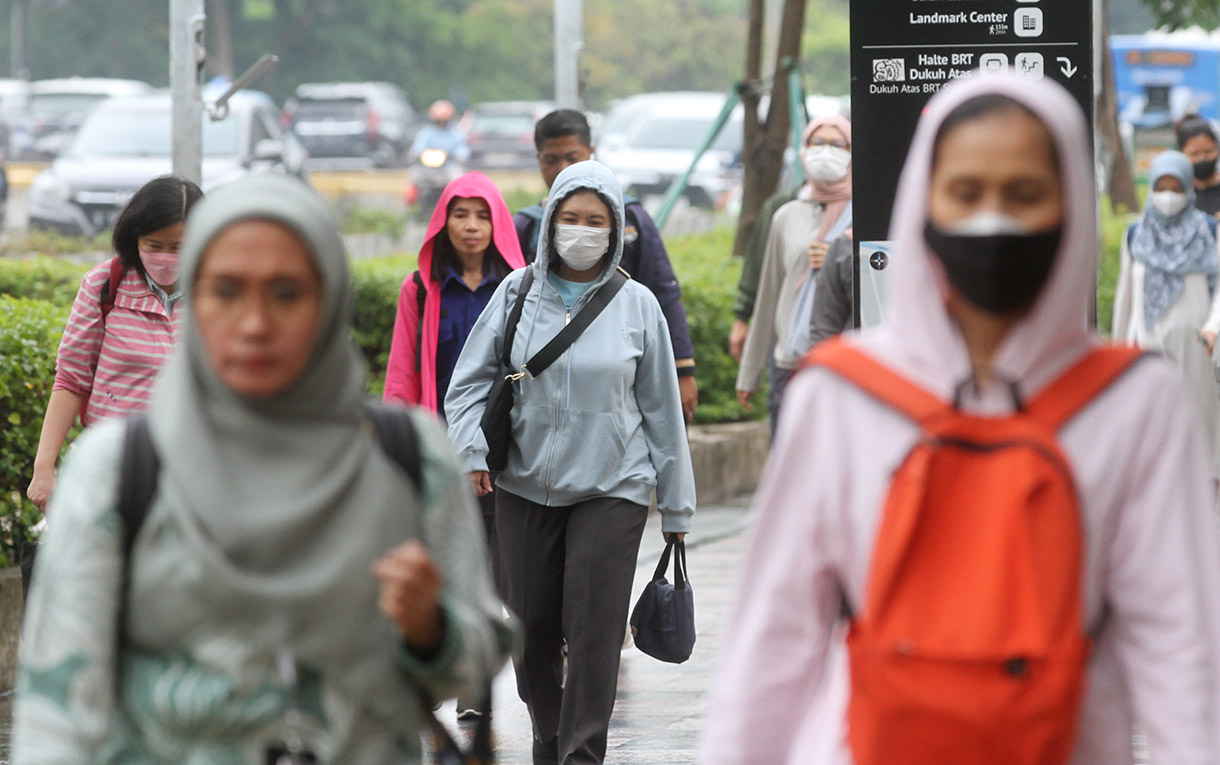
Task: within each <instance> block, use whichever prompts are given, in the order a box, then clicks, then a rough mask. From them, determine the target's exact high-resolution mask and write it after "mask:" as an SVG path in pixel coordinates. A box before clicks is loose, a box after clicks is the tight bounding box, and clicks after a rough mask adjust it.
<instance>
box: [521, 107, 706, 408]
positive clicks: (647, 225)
mask: <svg viewBox="0 0 1220 765" xmlns="http://www.w3.org/2000/svg"><path fill="white" fill-rule="evenodd" d="M534 145H535V146H536V147H537V149H538V169H539V170H541V171H542V179H543V180H544V181H546V187H547V188H548V189H549V188H551V184H552V183H554V182H555V178H556V176H558V175H559V173H560V172H561V171H563V169H564V168H565V167H567V166H568V165H571V164H574V163H576V162H583V161H584V160H586V159H592V158H593V140H592V136H591V134H590V132H589V121H588V120H587V119H585V115H584V114H582V113H581V112H578V111H576V110H574V109H557V110H555V111H553V112H551V113H550V114H548V115H546V116H545V117H543V118H542V119H540V120H538V124H537V125H535V126H534ZM544 201H545V200H544ZM624 201H625V202H626V208H625V209H624V211H623V212H624V216H625V218H626V220H625V221H624V230H623V234H624V236H623V259H622V263H621V265H622V268H623V270H624V271H626V272H627V273H629V274H631V278H632V279H635V280H636V281H638V282H639V283H640V284H643V285H644V286H645V287H647V288H648V289H650V290H652V294H654V295H656V297H657V302H658V303H660V304H661V312H662V313H664V314H665V320H666V321H667V322H669V337H670V341H671V342H672V343H673V346H674V359H675V362H676V363H677V365H678V387H679V390H680V391H681V394H682V411H683V412H684V413H685V414H686V419H687V421H688V422H689V421H690V419H691V417H692V415H693V414H694V411H695V404H696V403H697V402H698V400H699V388H698V386H697V385H696V384H695V358H694V357H695V348H694V345H693V344H692V343H691V339H690V327H689V326H688V325H687V323H686V309H685V308H683V307H682V286H681V285H680V284H678V278H677V277H676V276H674V269H673V266H672V265H670V263H669V254H668V253H667V252H666V251H665V243H664V242H662V241H661V232H660V231H658V230H657V226H656V224H655V223H653V222H652V218H651V217H649V215H648V213H647V211H645V210H644V206H643V205H642V204H640V202H639V200H636V199H633V198H631V197H625V198H624ZM541 220H542V205H541V204H536V205H530V206H529V207H527V208H525V209H524V210H522V211H521V212H519V213H517V214H516V215H514V216H513V225H514V226H516V228H517V238H518V239H520V240H521V252H522V253H523V254H524V255H525V260H526V262H527V263H532V262H533V261H534V254H535V253H536V252H537V250H538V224H539V222H540V221H541Z"/></svg>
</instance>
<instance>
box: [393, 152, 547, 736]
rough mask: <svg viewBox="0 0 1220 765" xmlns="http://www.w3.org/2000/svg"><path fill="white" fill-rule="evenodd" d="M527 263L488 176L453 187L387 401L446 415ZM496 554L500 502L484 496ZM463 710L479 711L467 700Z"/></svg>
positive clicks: (470, 176) (404, 331) (441, 209)
mask: <svg viewBox="0 0 1220 765" xmlns="http://www.w3.org/2000/svg"><path fill="white" fill-rule="evenodd" d="M524 266H525V259H524V258H523V257H522V256H521V245H520V243H518V241H517V233H516V229H515V228H513V216H512V214H511V213H510V212H509V211H508V206H507V205H506V204H505V203H504V197H502V196H501V195H500V190H499V189H497V188H496V185H495V184H494V183H492V182H491V179H489V178H488V177H487V176H485V175H483V174H482V173H478V172H470V173H466V174H465V175H463V176H461V177H459V178H456V179H454V180H453V181H452V182H451V183H450V184H449V185H448V186H446V187H445V191H444V193H443V194H442V195H441V199H440V202H438V203H437V205H436V209H435V210H433V212H432V220H431V221H429V223H428V231H427V235H426V237H425V239H424V246H423V247H422V248H420V251H419V270H418V271H416V272H415V273H413V274H412V275H411V276H408V277H407V278H406V279H405V280H403V283H402V291H401V292H400V293H399V295H398V315H397V317H396V318H395V320H394V339H393V340H392V341H391V343H390V360H389V364H388V366H387V367H386V376H385V400H386V401H400V402H404V403H407V404H412V405H415V406H420V407H423V408H424V409H427V410H429V411H432V412H435V413H436V415H437V416H438V417H439V418H441V419H442V420H443V419H444V418H445V392H446V391H447V390H448V389H449V379H450V377H451V376H452V375H453V367H454V365H455V364H456V363H457V359H458V355H459V354H460V353H461V352H462V346H464V345H465V344H466V338H467V337H468V336H469V335H470V330H471V328H472V327H474V324H475V322H476V321H477V320H478V318H479V314H481V313H482V312H483V309H484V308H486V307H487V301H489V300H491V296H492V294H493V293H495V291H496V287H498V286H499V285H500V282H501V280H503V279H504V277H505V276H507V275H508V274H509V272H511V271H513V270H515V269H518V268H522V267H524ZM480 506H481V509H482V511H483V526H484V529H485V530H486V531H487V541H488V548H489V550H491V554H492V561H491V566H492V572H493V574H494V573H495V571H496V569H497V568H498V566H497V561H496V556H495V549H496V545H495V505H494V503H493V501H492V498H491V495H488V496H487V498H486V499H480ZM458 706H459V715H461V716H462V717H463V718H469V717H472V716H473V715H474V714H475V711H474V704H470V703H465V700H464V699H459V705H458Z"/></svg>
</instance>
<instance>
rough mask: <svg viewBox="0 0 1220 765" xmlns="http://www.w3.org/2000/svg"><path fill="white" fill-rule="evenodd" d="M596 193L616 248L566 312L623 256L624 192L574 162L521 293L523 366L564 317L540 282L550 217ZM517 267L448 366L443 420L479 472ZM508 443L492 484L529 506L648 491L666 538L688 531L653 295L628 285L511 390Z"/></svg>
mask: <svg viewBox="0 0 1220 765" xmlns="http://www.w3.org/2000/svg"><path fill="white" fill-rule="evenodd" d="M582 189H591V190H594V191H597V192H600V193H601V194H602V196H603V197H605V198H606V199H608V200H609V201H610V203H611V206H612V207H613V218H614V234H613V235H612V237H611V240H612V247H613V252H612V256H611V258H609V260H608V262H607V263H606V265H605V267H604V268H603V270H602V273H601V274H600V275H599V276H598V278H597V279H596V280H595V281H594V282H593V284H592V285H591V286H590V288H589V290H588V291H586V292H585V294H584V295H582V296H581V297H580V298H579V299H578V300H577V301H576V304H575V305H574V306H573V309H572V314H573V315H574V314H577V313H579V312H580V311H581V310H583V309H584V307H585V306H586V305H587V304H588V302H589V300H590V298H591V297H592V296H593V294H594V292H595V291H596V290H597V288H598V287H599V286H601V285H602V284H603V283H604V282H605V281H606V280H608V279H609V278H610V275H611V274H612V273H613V272H614V270H615V269H616V268H617V267H618V264H619V260H620V259H621V258H622V255H623V241H622V231H623V195H622V190H621V189H620V187H619V183H618V180H617V179H616V178H615V177H614V175H613V173H611V172H610V171H609V170H608V169H606V167H605V166H603V165H601V164H599V163H597V162H594V161H588V162H578V163H577V164H574V165H572V166H570V167H568V168H567V169H566V170H564V171H563V172H562V173H560V174H559V177H558V178H556V180H555V184H554V186H553V187H552V189H551V195H550V198H549V199H548V201H547V206H546V211H545V213H544V214H543V218H542V224H541V238H540V241H539V248H538V257H537V258H536V259H535V261H534V263H533V264H532V265H531V266H530V268H532V269H534V282H533V285H532V286H531V287H530V292H529V294H528V295H527V296H526V299H525V305H524V308H523V310H522V312H521V322H520V324H519V325H518V327H517V337H516V340H515V342H514V343H513V349H512V354H511V359H512V363H513V366H514V367H515V368H520V367H521V366H522V365H524V364H525V362H526V361H528V360H529V359H530V357H532V356H533V355H534V354H535V353H537V352H538V351H539V350H541V349H542V347H543V346H544V345H546V344H547V343H548V342H549V341H550V340H551V339H552V338H553V337H555V335H557V334H558V333H559V331H560V330H561V329H562V328H563V327H564V325H565V323H566V322H567V321H568V320H569V319H570V316H569V314H568V311H567V308H566V306H565V305H564V302H563V298H562V297H560V295H559V293H558V292H556V291H555V289H554V288H553V287H552V286H551V285H550V284H549V283H548V281H547V278H546V275H547V272H548V270H549V268H550V264H551V260H552V258H554V257H558V256H557V255H556V254H555V251H554V248H553V247H552V245H551V241H550V234H551V219H552V217H553V216H554V214H555V209H556V207H557V206H558V204H559V203H560V202H562V201H563V200H565V199H566V198H567V197H569V196H570V195H571V194H572V193H574V192H576V191H578V190H582ZM524 275H525V270H524V269H522V270H519V271H514V272H513V273H511V274H510V275H509V276H508V277H506V278H505V279H504V281H503V282H502V283H501V284H500V287H499V288H498V289H497V290H496V293H495V294H494V295H493V296H492V298H491V302H490V303H488V305H487V308H486V309H484V311H483V314H482V316H480V317H479V320H478V321H477V322H476V323H475V325H474V329H472V330H471V332H470V337H469V339H467V341H466V345H465V346H464V347H463V348H462V353H461V355H460V356H459V357H458V361H457V365H456V367H455V368H454V370H453V378H452V380H451V382H450V384H449V393H448V395H446V396H445V412H446V414H447V415H448V417H449V438H450V440H452V441H453V444H454V446H455V447H456V448H457V450H458V451H459V453H461V454H462V455H463V456H465V458H466V460H467V468H468V469H469V470H471V471H475V470H486V469H487V442H486V440H485V439H484V438H483V431H482V430H481V429H480V427H479V423H480V420H481V418H482V416H483V410H484V408H485V407H486V404H487V396H488V393H489V392H490V390H491V386H492V383H493V382H494V381H495V379H496V376H497V375H498V374H499V373H500V354H501V348H502V344H503V339H504V335H505V323H506V321H507V318H508V313H509V311H510V310H511V308H512V305H513V302H514V301H515V300H516V298H517V294H518V291H519V289H520V285H521V280H522V278H523V277H524ZM512 422H513V445H512V447H511V448H510V450H509V455H508V467H507V468H506V469H505V470H504V471H503V472H502V473H500V475H499V478H498V479H497V481H496V485H497V486H498V487H500V488H503V489H505V490H507V491H510V492H512V493H513V494H516V495H518V496H521V497H524V498H526V499H528V500H530V501H532V502H537V503H539V504H544V505H554V506H565V505H572V504H575V503H577V502H581V501H584V500H588V499H593V498H596V497H618V498H622V499H626V500H630V501H632V502H637V503H639V504H642V505H646V504H648V503H649V499H650V494H651V491H652V489H653V488H654V487H655V488H656V490H657V505H658V507H659V508H660V510H661V513H662V529H663V530H664V531H676V532H677V531H687V530H689V528H690V516H691V514H692V513H693V512H694V510H695V481H694V474H693V471H692V469H691V461H690V450H689V449H688V447H687V443H686V427H685V424H684V421H683V417H682V404H681V399H680V397H679V395H678V378H677V374H676V372H675V370H674V356H673V349H672V346H671V345H670V340H669V328H668V325H667V324H666V322H665V316H664V314H662V313H661V308H660V305H658V303H657V300H656V298H655V297H654V296H653V294H652V293H651V292H650V291H649V290H648V289H647V288H646V287H644V286H642V285H640V284H639V283H637V282H634V281H629V282H627V284H625V285H624V286H623V288H622V290H620V291H619V293H618V294H617V295H616V296H615V297H614V299H613V300H612V301H611V302H610V304H609V305H608V306H606V308H605V310H604V311H603V312H602V314H601V315H600V316H598V317H597V318H596V320H594V321H593V323H592V324H590V325H589V327H588V328H587V329H586V330H585V331H584V333H583V334H581V336H580V337H579V338H577V340H576V342H575V343H573V344H572V346H571V347H569V348H568V349H567V350H566V351H565V352H564V354H563V355H562V356H560V357H559V359H558V360H557V361H556V362H555V363H554V364H552V365H551V366H550V367H548V368H547V369H546V370H545V371H543V372H542V373H541V374H540V375H539V376H538V377H537V378H534V379H529V377H528V376H527V377H525V378H522V379H521V380H520V381H518V382H517V383H516V402H515V405H514V407H513V412H512Z"/></svg>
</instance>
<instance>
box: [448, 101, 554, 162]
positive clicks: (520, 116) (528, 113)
mask: <svg viewBox="0 0 1220 765" xmlns="http://www.w3.org/2000/svg"><path fill="white" fill-rule="evenodd" d="M554 109H555V104H554V103H552V102H550V101H493V102H488V103H482V104H475V105H474V106H473V107H472V108H471V109H470V111H468V112H467V113H466V114H465V115H464V116H463V117H462V127H463V128H464V129H465V131H466V145H467V146H469V147H470V159H469V161H468V162H467V164H468V165H469V166H470V167H471V168H473V169H475V170H503V169H514V170H528V169H532V168H535V167H537V165H538V160H537V154H538V149H537V147H535V146H534V124H535V123H536V122H538V120H540V119H542V118H543V117H545V116H546V115H547V113H548V112H551V111H553V110H554Z"/></svg>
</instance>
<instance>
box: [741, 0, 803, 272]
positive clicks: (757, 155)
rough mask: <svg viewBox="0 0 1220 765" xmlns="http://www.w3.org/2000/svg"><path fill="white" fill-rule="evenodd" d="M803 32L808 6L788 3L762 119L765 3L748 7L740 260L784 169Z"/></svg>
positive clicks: (756, 1) (792, 0)
mask: <svg viewBox="0 0 1220 765" xmlns="http://www.w3.org/2000/svg"><path fill="white" fill-rule="evenodd" d="M804 28H805V0H784V10H783V22H782V23H781V26H780V35H779V44H778V45H777V46H776V54H775V55H776V61H775V78H774V80H773V82H772V84H771V101H770V104H769V105H768V106H767V118H766V119H765V120H760V119H759V117H758V107H759V101H760V99H761V87H760V85H759V71H760V69H761V61H762V48H763V45H762V35H763V0H751V2H750V29H749V38H748V41H747V48H746V73H745V75H746V76H745V86H744V87H743V89H742V103H743V104H744V109H745V127H744V131H743V136H742V139H743V140H742V163H743V165H744V177H743V179H742V197H741V213H740V215H739V216H738V219H737V236H736V239H735V240H734V241H733V254H734V255H740V254H742V252H743V251H744V250H745V247H746V243H747V242H749V240H750V233H751V232H752V231H753V229H754V223H755V222H756V221H757V219H758V210H759V208H760V207H762V205H763V202H765V201H766V200H767V197H769V196H771V195H772V194H774V193H775V190H776V188H777V187H778V185H779V177H780V173H781V172H782V171H783V168H784V149H785V148H787V145H788V134H789V131H790V130H791V120H790V118H789V115H790V113H791V112H790V109H789V96H790V94H789V92H788V71H789V69H788V66H786V65H785V64H788V63H790V64H791V66H800V58H801V33H802V31H803V30H804Z"/></svg>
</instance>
